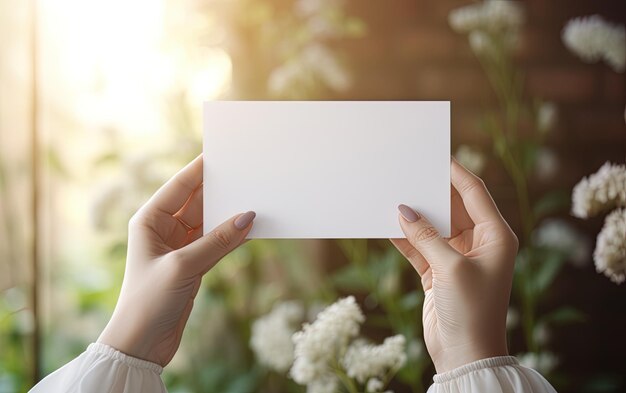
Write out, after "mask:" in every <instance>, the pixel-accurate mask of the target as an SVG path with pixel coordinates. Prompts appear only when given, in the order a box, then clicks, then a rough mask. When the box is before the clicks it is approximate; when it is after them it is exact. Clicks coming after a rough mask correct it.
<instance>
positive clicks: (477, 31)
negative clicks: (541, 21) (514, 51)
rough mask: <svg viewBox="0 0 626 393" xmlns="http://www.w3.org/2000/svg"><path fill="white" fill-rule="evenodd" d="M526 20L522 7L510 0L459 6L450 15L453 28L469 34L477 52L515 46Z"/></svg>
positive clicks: (488, 51) (449, 20)
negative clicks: (500, 46) (501, 46)
mask: <svg viewBox="0 0 626 393" xmlns="http://www.w3.org/2000/svg"><path fill="white" fill-rule="evenodd" d="M524 20H525V14H524V9H523V8H522V6H521V5H520V4H519V3H518V2H516V1H509V0H506V1H502V0H486V1H484V2H482V3H476V4H471V5H467V6H463V7H460V8H457V9H455V10H453V11H452V12H450V14H449V15H448V23H449V24H450V26H451V27H452V29H453V30H454V31H456V32H457V33H466V34H468V38H469V42H470V46H471V47H472V49H473V50H474V52H476V53H477V54H481V53H491V52H494V51H495V50H497V47H498V46H499V45H502V44H504V45H503V49H510V48H514V47H515V45H516V44H517V41H518V35H519V29H520V27H521V26H522V25H523V24H524ZM500 40H501V41H500Z"/></svg>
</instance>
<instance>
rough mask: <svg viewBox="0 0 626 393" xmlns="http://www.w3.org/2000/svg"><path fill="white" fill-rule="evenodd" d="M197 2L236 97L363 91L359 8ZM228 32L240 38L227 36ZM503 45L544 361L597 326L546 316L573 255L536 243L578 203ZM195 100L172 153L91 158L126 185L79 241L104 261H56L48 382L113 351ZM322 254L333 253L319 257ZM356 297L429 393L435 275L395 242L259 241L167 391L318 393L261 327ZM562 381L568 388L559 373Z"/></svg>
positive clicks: (10, 370)
mask: <svg viewBox="0 0 626 393" xmlns="http://www.w3.org/2000/svg"><path fill="white" fill-rule="evenodd" d="M193 4H194V6H193V7H189V5H188V4H186V6H188V7H189V8H190V10H188V11H189V13H190V14H191V13H192V14H194V15H196V16H198V15H199V16H200V17H201V19H202V18H204V19H203V23H199V25H200V26H201V28H199V29H196V27H197V26H196V25H195V24H193V26H192V27H193V28H190V31H192V39H193V40H195V41H194V42H192V43H191V44H190V45H192V46H194V45H201V46H207V45H208V46H213V45H220V46H224V47H225V48H226V50H227V51H228V52H229V55H230V56H231V58H232V61H233V69H234V81H233V87H232V91H231V93H230V94H231V95H232V97H234V98H238V99H251V98H252V99H265V98H290V99H320V98H326V97H329V96H332V95H333V94H335V93H340V92H341V91H342V89H345V88H346V86H349V84H350V83H351V81H350V73H349V68H348V64H346V63H345V61H344V60H345V59H342V58H341V56H340V54H339V53H337V52H336V51H335V50H333V49H332V40H334V39H337V38H351V37H360V36H363V35H364V34H366V33H367V29H366V25H365V23H364V22H363V21H361V20H359V19H358V18H355V17H352V16H350V15H347V14H346V13H345V12H344V11H343V4H344V3H343V2H341V1H339V0H326V1H317V0H280V1H276V2H267V1H262V0H242V1H237V2H227V1H221V2H220V1H218V2H193ZM194 7H195V8H194ZM205 19H206V20H205ZM216 20H220V21H222V23H219V24H217V23H215V21H216ZM204 22H206V23H204ZM207 26H208V27H207ZM178 27H181V26H178ZM225 28H226V29H227V30H228V31H221V30H220V29H225ZM183 30H185V29H183ZM185 31H187V30H185ZM224 36H226V37H228V39H224V38H223V37H224ZM215 37H222V38H221V39H217V38H215ZM491 39H493V40H494V42H495V45H494V46H493V48H496V50H495V51H489V52H487V53H479V54H478V58H479V59H480V61H481V64H482V65H483V67H484V70H485V72H486V74H487V75H488V78H489V81H490V83H491V85H492V87H493V89H494V92H495V93H496V96H497V98H498V104H499V108H498V110H489V111H486V113H485V115H484V118H483V120H482V122H481V128H482V129H483V130H485V132H486V133H487V135H489V137H490V141H491V146H492V151H493V156H494V157H496V158H497V159H499V160H500V162H501V163H502V164H503V167H504V169H505V170H506V171H507V173H508V174H509V177H510V179H511V182H512V185H513V187H514V188H515V190H516V195H517V200H518V205H519V212H520V218H521V222H522V226H523V230H522V232H521V236H520V239H521V245H522V247H521V250H520V253H519V257H518V261H517V265H516V270H515V278H514V294H513V305H514V306H515V307H516V308H517V309H519V310H521V320H522V321H521V325H520V326H513V327H512V330H511V331H510V334H511V335H513V336H516V337H517V336H518V335H520V336H522V337H523V340H524V346H525V348H524V351H527V352H530V353H536V354H541V353H542V352H544V351H546V350H547V349H549V348H548V345H547V343H546V341H545V340H543V339H541V334H538V333H540V332H541V331H542V329H545V328H546V327H549V328H550V329H560V328H562V327H565V326H569V325H571V324H574V323H578V322H581V321H584V320H585V315H583V314H582V313H581V312H580V311H579V310H577V309H576V308H575V307H573V306H569V305H567V306H561V307H559V308H556V309H552V310H541V313H539V304H540V302H541V301H542V300H543V299H545V298H547V297H548V296H549V294H550V290H551V287H552V285H553V283H554V282H555V280H557V279H558V276H559V272H560V271H561V269H562V268H563V266H564V264H565V263H566V262H567V259H568V258H569V255H568V253H566V252H563V251H562V250H558V249H555V248H551V247H548V246H545V245H538V244H536V242H535V240H534V238H533V233H534V231H535V230H536V228H537V227H538V226H539V225H540V223H541V220H542V219H543V218H545V217H548V216H551V215H553V214H555V213H557V212H561V211H563V210H564V209H566V208H567V207H568V203H569V197H568V195H569V194H568V193H567V192H565V190H549V191H548V192H546V193H545V194H543V195H541V196H539V197H537V198H531V195H532V192H531V191H532V190H531V183H532V181H533V176H535V172H534V169H535V168H536V166H537V160H538V157H539V152H540V151H541V149H542V148H543V147H545V145H546V136H545V133H544V132H543V131H542V130H540V129H539V127H538V126H537V124H538V114H539V112H540V108H541V106H542V105H543V104H545V103H544V102H542V101H541V100H539V99H535V98H533V97H529V95H528V93H527V92H525V91H524V85H523V72H522V70H521V69H520V68H519V67H518V66H517V65H516V64H515V63H514V61H513V56H512V52H511V51H510V50H509V49H508V45H509V43H508V42H504V41H499V40H503V39H504V38H503V36H498V35H493V36H492V37H491ZM250 58H253V59H254V61H250ZM189 98H190V92H189V91H187V90H186V87H185V86H175V87H173V88H172V89H171V90H170V91H168V92H167V94H166V95H165V97H164V103H163V104H164V113H165V114H166V120H167V122H168V124H169V125H170V129H171V131H170V132H168V133H167V134H165V135H159V138H161V139H162V140H160V141H159V142H160V143H158V144H156V147H155V146H153V145H149V146H148V144H146V146H143V145H141V144H140V145H139V148H140V149H141V152H140V153H137V149H138V146H134V145H131V144H129V143H128V141H127V140H126V139H124V137H123V135H121V132H120V131H119V130H116V129H111V128H110V127H103V129H102V130H101V131H102V134H106V135H107V137H106V138H104V139H103V140H104V141H105V142H104V143H102V145H101V146H100V148H99V150H98V152H97V153H93V154H91V155H89V160H90V162H89V176H90V177H92V178H100V177H102V178H104V179H106V178H112V179H114V181H112V182H110V183H107V184H103V187H102V189H98V190H97V192H95V193H94V200H93V201H92V217H91V220H92V224H93V228H90V229H87V228H85V232H89V231H93V232H95V234H96V235H95V237H96V238H97V239H96V240H94V239H90V240H89V241H87V240H84V239H77V243H81V242H83V240H84V243H85V247H87V249H86V250H85V251H84V252H83V254H81V255H80V256H77V257H76V258H80V257H84V256H89V258H88V261H87V262H83V263H82V264H81V263H76V261H71V260H69V259H70V258H71V256H67V255H55V256H54V257H55V260H54V261H52V262H51V263H53V264H54V266H56V267H58V268H55V269H54V270H52V272H51V277H50V279H51V285H52V288H53V291H54V292H55V302H56V303H55V305H54V307H55V309H54V310H52V313H51V316H50V319H49V320H46V321H45V323H44V324H43V325H44V326H43V327H44V329H43V343H44V347H43V353H42V359H41V363H42V365H43V369H44V370H43V371H44V373H49V372H51V371H53V370H55V369H57V368H58V367H60V366H62V365H63V364H64V363H66V362H67V361H69V360H71V359H72V358H73V357H75V356H77V355H78V354H79V353H81V352H82V351H83V350H84V349H85V347H86V345H87V344H88V343H89V342H91V341H94V340H95V339H96V338H97V335H98V334H99V332H100V331H101V329H102V328H103V327H104V325H105V324H106V322H107V320H108V318H109V316H110V314H111V312H112V310H113V308H114V306H115V303H116V300H117V295H118V292H119V289H120V286H121V282H122V277H123V272H124V262H125V258H126V248H127V244H126V242H127V222H128V219H129V217H130V216H131V215H132V214H133V213H134V211H136V209H137V208H138V207H139V206H140V205H141V203H143V201H145V200H147V198H148V197H149V196H150V195H151V194H152V193H153V192H154V191H155V190H156V188H157V187H158V186H159V185H160V184H162V183H163V182H164V181H165V180H166V178H167V176H165V175H164V174H165V173H172V172H173V171H174V170H175V169H176V168H179V167H182V166H183V165H184V164H186V163H187V162H189V161H191V160H192V159H193V158H194V157H195V156H196V155H197V154H198V153H199V152H200V150H201V140H200V135H201V133H200V130H199V122H198V118H199V113H198V112H197V108H194V107H192V106H191V105H190V102H189ZM59 149H62V146H61V147H58V146H57V147H56V148H55V147H49V148H46V149H45V150H44V151H45V152H46V154H45V157H46V160H45V161H46V165H47V168H48V169H49V170H50V171H51V174H52V175H53V176H55V177H56V178H57V179H60V181H59V182H58V183H57V186H59V187H62V186H63V185H64V184H70V183H72V182H78V180H77V179H76V178H75V177H74V176H73V171H74V170H75V168H72V167H69V166H68V165H67V163H66V162H64V158H63V154H62V153H63V151H62V150H59ZM8 181H9V179H8V178H7V176H6V171H5V168H4V166H3V163H2V162H1V161H0V195H2V206H1V207H3V208H4V209H5V211H11V209H10V207H7V200H8V198H6V197H5V194H4V192H5V191H6V189H7V187H6V184H8ZM64 182H65V183H64ZM89 184H93V183H89ZM82 186H83V187H86V186H85V185H84V184H83V185H82ZM2 217H3V220H4V221H5V222H4V223H2V224H3V225H4V226H3V228H7V232H6V233H7V235H10V234H11V230H10V229H11V228H13V224H12V223H11V222H10V220H11V219H12V218H11V217H10V216H9V215H6V214H5V215H3V216H2ZM85 237H86V238H87V235H86V236H85ZM16 244H17V243H16ZM319 248H322V249H323V250H324V252H325V253H326V254H323V255H321V256H316V254H315V253H314V252H312V250H313V249H318V250H319ZM325 255H331V256H332V257H333V258H334V259H333V260H332V263H330V261H328V262H329V263H326V261H323V260H322V258H324V257H325ZM14 260H17V259H14ZM9 291H10V292H9ZM16 291H17V292H16ZM346 294H352V295H355V296H356V297H357V298H358V299H359V303H360V304H361V305H362V306H363V309H364V312H365V313H367V322H366V324H365V334H366V335H368V336H371V337H372V338H378V337H385V336H388V335H390V333H394V334H397V333H399V334H403V335H404V336H405V337H406V339H407V344H408V345H407V347H408V349H407V352H408V361H407V363H406V365H405V367H403V368H402V369H401V370H400V371H399V373H398V374H397V376H396V380H395V381H394V382H393V383H392V385H391V386H390V387H391V388H392V389H394V391H413V392H423V391H424V390H425V386H427V384H429V382H430V377H431V375H432V373H433V367H432V364H431V361H430V358H429V357H428V354H427V353H426V349H425V346H424V343H423V339H422V319H421V312H422V303H423V300H424V299H423V297H424V295H423V291H422V290H421V284H420V281H419V277H418V275H417V274H415V273H414V272H413V271H412V267H411V266H410V264H408V263H407V262H406V261H405V260H404V258H403V257H402V256H401V255H400V254H399V253H398V252H397V251H396V249H395V248H394V247H392V246H391V245H390V244H389V243H388V242H386V241H378V240H363V239H358V240H351V239H342V240H337V241H336V242H331V241H325V242H321V241H297V240H290V241H287V240H255V241H251V242H248V243H247V244H245V245H243V246H242V247H240V248H238V249H237V250H236V251H234V252H233V253H231V254H230V255H228V256H227V257H225V258H224V259H223V260H222V261H221V262H220V264H219V265H218V266H217V267H216V268H214V269H213V270H212V271H211V272H210V273H209V274H208V275H207V276H206V277H205V279H204V281H203V287H202V289H201V291H200V293H199V295H198V297H197V299H196V304H195V308H194V312H193V313H192V315H191V318H190V321H189V324H188V328H187V329H186V331H185V334H184V337H183V341H182V344H181V348H180V350H179V352H178V353H177V355H176V356H175V358H174V359H173V361H172V363H171V364H170V365H169V366H168V367H167V368H166V369H165V371H164V373H163V379H164V381H165V383H166V385H167V386H168V389H169V390H170V391H171V392H174V393H176V392H180V393H182V392H200V391H210V392H218V391H219V392H233V393H235V392H237V393H240V392H278V391H279V392H288V393H289V392H294V393H295V392H303V391H304V388H303V387H302V386H298V385H296V384H295V383H294V382H293V381H292V380H291V379H289V378H287V377H286V376H284V375H278V374H276V373H274V372H271V371H268V370H266V369H264V368H263V367H262V366H260V365H259V364H257V362H256V361H255V359H254V356H253V353H252V352H251V350H250V349H249V345H248V343H249V341H250V328H251V323H252V321H254V320H255V319H256V318H258V317H260V316H262V315H264V314H265V313H267V312H268V311H269V310H270V309H271V307H272V305H273V304H274V303H275V302H277V301H279V300H285V299H298V300H301V301H302V302H303V303H304V304H305V305H307V306H308V307H309V308H311V309H314V308H316V307H317V308H319V307H320V306H321V305H325V304H329V303H331V302H333V301H335V300H336V299H337V298H338V297H340V296H343V295H346ZM20 296H21V297H22V298H23V297H25V296H26V295H25V292H24V290H23V288H18V287H11V288H10V289H8V290H7V289H4V288H3V292H2V296H1V297H0V392H5V391H6V392H14V391H25V390H26V389H27V387H28V386H29V378H30V377H29V374H30V370H31V369H32V364H31V363H32V359H30V358H29V355H27V353H28V345H29V344H28V340H29V334H30V327H29V323H31V322H32V321H30V322H29V317H28V315H30V314H28V309H27V305H25V303H24V301H22V300H20V301H19V302H18V301H14V300H11V299H15V298H16V297H17V298H20ZM39 323H41V321H39ZM25 359H26V361H25ZM552 377H553V378H554V380H555V381H559V380H564V379H563V378H560V376H559V375H558V374H554V375H552ZM621 383H622V380H621V379H620V378H616V377H615V376H599V377H598V379H597V381H590V382H589V385H588V386H587V387H586V388H585V389H586V391H597V392H600V391H608V390H610V389H611V387H614V386H621V385H620V384H621Z"/></svg>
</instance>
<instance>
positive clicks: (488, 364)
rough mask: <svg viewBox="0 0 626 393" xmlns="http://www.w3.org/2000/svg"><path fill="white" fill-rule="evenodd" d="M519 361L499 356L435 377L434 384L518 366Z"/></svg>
mask: <svg viewBox="0 0 626 393" xmlns="http://www.w3.org/2000/svg"><path fill="white" fill-rule="evenodd" d="M517 365H519V361H518V360H517V359H516V358H515V357H514V356H497V357H493V358H487V359H481V360H477V361H475V362H472V363H468V364H466V365H464V366H461V367H457V368H455V369H454V370H450V371H447V372H445V373H441V374H435V376H433V382H435V383H445V382H448V381H452V380H453V379H456V378H459V377H461V376H463V375H467V374H470V373H473V372H476V371H478V370H482V369H485V368H494V367H501V366H517Z"/></svg>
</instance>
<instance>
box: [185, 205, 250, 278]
mask: <svg viewBox="0 0 626 393" xmlns="http://www.w3.org/2000/svg"><path fill="white" fill-rule="evenodd" d="M255 216H256V213H254V212H253V211H249V212H246V213H243V214H239V215H237V216H234V217H232V218H230V219H229V220H227V221H226V222H224V223H222V224H220V225H219V226H218V227H216V228H214V229H213V230H212V231H211V232H209V233H207V234H206V235H204V236H202V237H201V238H199V239H198V240H196V241H195V242H193V243H191V244H188V245H186V246H185V247H183V248H181V249H180V250H178V251H177V252H178V253H179V256H180V258H177V259H178V260H179V261H178V262H177V263H182V264H184V271H185V272H186V273H188V274H189V275H195V274H198V273H201V274H204V273H206V272H207V271H209V270H210V269H211V268H212V267H213V266H215V264H216V263H217V262H218V261H219V260H220V259H222V258H223V257H224V256H225V255H226V254H228V253H229V252H231V251H232V250H234V249H235V248H237V247H238V246H239V245H240V244H241V243H242V242H243V241H244V239H245V238H246V235H247V234H248V232H249V231H250V229H252V221H253V220H254V218H255Z"/></svg>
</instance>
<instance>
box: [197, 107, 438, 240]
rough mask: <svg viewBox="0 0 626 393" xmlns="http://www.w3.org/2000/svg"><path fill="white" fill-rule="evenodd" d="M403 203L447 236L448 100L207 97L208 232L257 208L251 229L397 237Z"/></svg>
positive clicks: (288, 234) (278, 234) (290, 234)
mask: <svg viewBox="0 0 626 393" xmlns="http://www.w3.org/2000/svg"><path fill="white" fill-rule="evenodd" d="M400 203H404V204H407V205H409V206H411V207H413V208H415V209H418V210H419V211H420V212H423V213H424V214H425V215H426V216H427V217H428V218H429V219H430V220H431V221H432V222H433V224H434V225H435V226H436V227H437V229H438V230H439V231H440V232H441V234H442V236H449V234H450V103H449V102H448V101H280V102H278V101H211V102H205V104H204V232H205V233H207V232H208V231H209V230H211V229H212V228H214V227H216V226H217V225H218V224H220V223H222V222H223V221H225V220H226V219H228V218H229V217H231V216H233V215H235V214H237V213H241V212H245V211H247V210H254V211H256V213H257V217H256V219H255V220H254V226H253V228H252V230H251V231H250V233H249V235H248V238H401V237H404V234H403V232H402V230H401V229H400V225H399V223H398V210H397V206H398V204H400Z"/></svg>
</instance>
